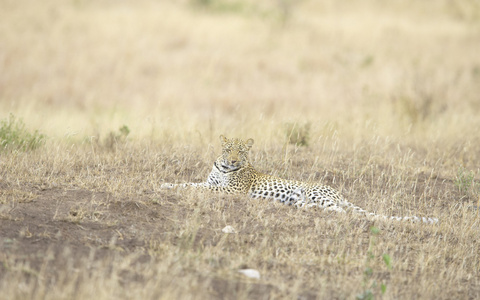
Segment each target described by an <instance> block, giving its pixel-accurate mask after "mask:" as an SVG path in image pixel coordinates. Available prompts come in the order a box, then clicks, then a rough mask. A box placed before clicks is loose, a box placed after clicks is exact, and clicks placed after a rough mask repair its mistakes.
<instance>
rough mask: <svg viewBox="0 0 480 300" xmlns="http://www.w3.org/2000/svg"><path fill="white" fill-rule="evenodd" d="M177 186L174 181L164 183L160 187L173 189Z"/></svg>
mask: <svg viewBox="0 0 480 300" xmlns="http://www.w3.org/2000/svg"><path fill="white" fill-rule="evenodd" d="M174 187H175V185H174V184H173V183H162V184H161V185H160V189H161V190H171V189H173V188H174Z"/></svg>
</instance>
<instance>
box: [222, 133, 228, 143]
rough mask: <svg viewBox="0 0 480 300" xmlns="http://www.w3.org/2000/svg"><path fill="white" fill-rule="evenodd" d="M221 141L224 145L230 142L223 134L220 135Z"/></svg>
mask: <svg viewBox="0 0 480 300" xmlns="http://www.w3.org/2000/svg"><path fill="white" fill-rule="evenodd" d="M220 141H221V142H222V145H223V144H225V143H226V142H228V139H227V138H226V137H225V136H224V135H223V134H222V135H220Z"/></svg>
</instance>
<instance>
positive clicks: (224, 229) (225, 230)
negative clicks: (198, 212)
mask: <svg viewBox="0 0 480 300" xmlns="http://www.w3.org/2000/svg"><path fill="white" fill-rule="evenodd" d="M222 232H224V233H236V231H235V228H233V227H232V226H230V225H227V226H225V227H224V228H223V229H222Z"/></svg>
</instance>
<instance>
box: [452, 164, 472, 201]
mask: <svg viewBox="0 0 480 300" xmlns="http://www.w3.org/2000/svg"><path fill="white" fill-rule="evenodd" d="M474 178H475V173H474V172H473V171H470V172H467V170H465V168H464V167H459V168H458V171H457V178H456V179H455V186H456V187H457V188H458V190H459V191H460V192H462V193H464V194H466V193H467V192H468V191H469V190H470V187H471V186H472V185H473V183H474V181H473V179H474Z"/></svg>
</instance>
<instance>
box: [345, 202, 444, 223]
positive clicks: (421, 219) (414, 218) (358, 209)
mask: <svg viewBox="0 0 480 300" xmlns="http://www.w3.org/2000/svg"><path fill="white" fill-rule="evenodd" d="M346 206H347V208H348V209H350V210H352V211H353V212H355V213H359V214H364V215H366V216H367V217H370V218H372V219H383V220H394V221H410V222H414V223H416V222H422V223H426V224H437V223H438V219H437V218H429V217H417V216H410V217H399V216H385V215H379V214H376V213H372V212H369V211H366V210H365V209H363V208H361V207H359V206H356V205H354V204H352V203H350V202H347V203H346Z"/></svg>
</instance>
